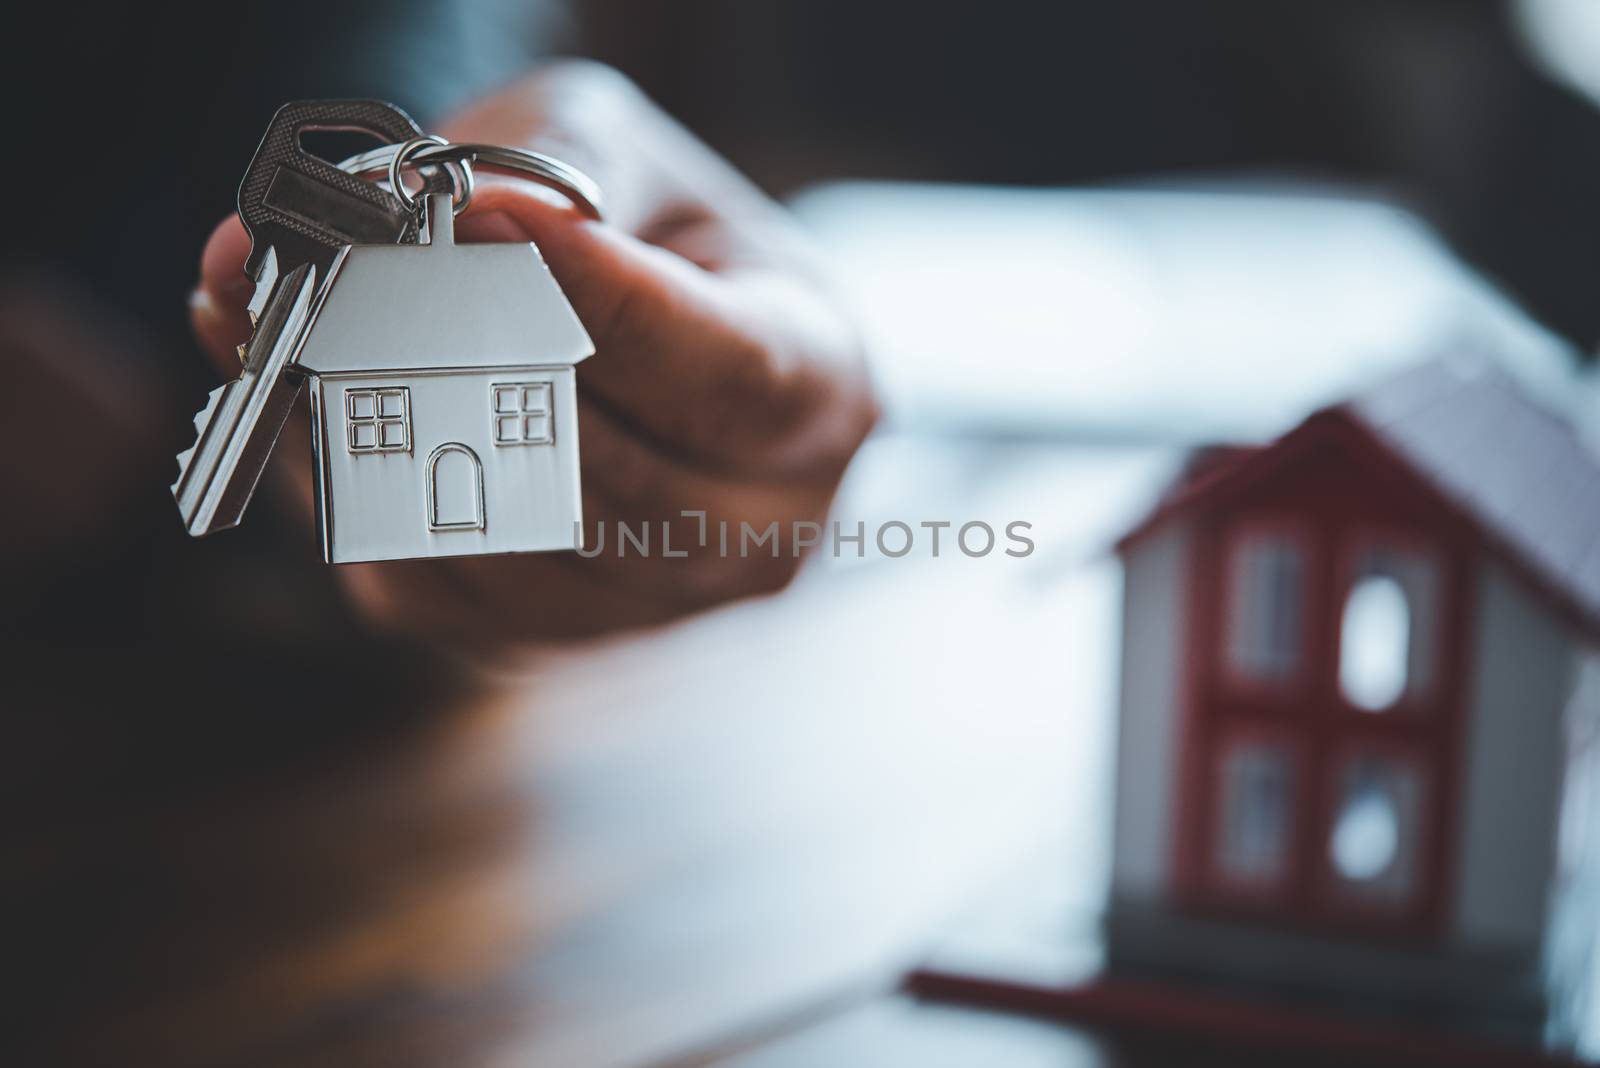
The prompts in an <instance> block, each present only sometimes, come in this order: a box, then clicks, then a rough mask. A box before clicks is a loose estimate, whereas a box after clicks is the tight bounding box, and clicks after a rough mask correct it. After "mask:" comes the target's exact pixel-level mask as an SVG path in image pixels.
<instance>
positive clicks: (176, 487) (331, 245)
mask: <svg viewBox="0 0 1600 1068" xmlns="http://www.w3.org/2000/svg"><path fill="white" fill-rule="evenodd" d="M329 129H332V130H356V131H361V132H364V133H370V134H371V135H373V136H374V137H377V138H378V139H380V140H381V141H384V142H401V141H405V140H408V139H410V138H413V137H417V136H419V135H420V134H421V132H422V131H421V129H420V128H419V127H418V126H417V124H416V123H415V122H413V121H412V120H411V118H410V116H408V115H406V113H405V112H403V111H401V110H400V109H399V108H397V107H395V106H393V105H392V104H386V103H382V102H380V101H375V100H312V101H299V102H296V103H291V104H285V105H284V106H283V107H282V108H280V109H278V113H277V114H276V115H274V116H273V119H272V123H271V125H269V126H268V128H267V132H266V135H265V137H263V138H262V141H261V146H260V147H259V148H258V149H257V150H256V154H255V157H254V158H253V159H252V160H251V162H250V167H249V169H248V170H247V171H246V172H245V176H244V180H243V181H242V182H241V183H240V185H239V216H240V218H241V219H242V220H243V221H244V225H245V229H246V230H247V231H249V233H250V239H251V249H250V256H249V258H248V259H247V260H246V261H245V272H246V273H247V274H249V275H250V277H251V278H253V279H254V280H255V283H256V289H255V293H254V295H253V296H252V298H251V301H250V315H251V320H252V322H253V323H254V324H255V331H254V333H253V334H252V336H251V338H250V340H249V341H248V342H246V343H245V344H244V345H243V346H241V347H240V358H241V362H242V364H243V368H242V370H241V372H240V375H239V377H238V378H237V379H235V380H233V381H231V382H228V383H226V384H224V385H222V386H219V387H217V388H216V389H215V390H212V392H211V394H210V396H209V397H208V398H207V401H206V405H205V407H204V408H202V409H201V410H200V412H199V413H198V414H197V415H196V416H195V420H194V422H195V444H194V446H193V447H191V448H190V449H188V450H186V451H185V452H183V453H180V454H179V456H178V481H177V482H175V483H173V485H172V493H173V496H174V497H175V498H176V499H177V502H178V510H179V512H180V513H181V514H182V516H183V521H184V525H185V527H187V528H188V530H189V533H190V534H193V535H196V536H198V535H202V534H209V533H212V532H213V531H217V530H223V529H226V528H228V527H231V526H235V525H237V524H238V522H239V520H240V518H241V517H242V516H243V514H244V510H245V506H246V505H248V504H249V502H250V497H251V496H252V494H253V493H254V492H255V487H256V483H257V482H258V481H259V480H260V477H261V472H262V470H263V469H264V468H265V467H266V462H267V458H268V457H269V456H270V455H271V453H272V448H273V446H274V445H275V444H276V443H277V440H278V435H279V433H280V432H281V431H282V430H283V425H284V422H285V421H286V420H287V419H288V417H289V412H290V410H291V409H292V408H293V407H294V402H295V399H296V398H297V397H298V396H299V394H300V389H301V385H302V384H303V378H302V376H301V375H300V374H298V373H297V372H296V371H295V369H294V361H295V356H296V354H297V352H298V350H299V346H300V345H301V344H302V343H303V341H304V336H305V328H306V326H307V324H308V323H309V322H310V321H311V319H312V318H313V316H314V314H315V311H316V307H317V303H318V300H319V298H320V297H321V295H322V292H323V286H324V283H325V281H326V280H327V278H329V277H330V276H331V274H332V273H333V269H334V267H335V265H336V263H337V261H338V260H339V258H340V257H342V256H343V255H344V254H345V252H346V251H347V250H348V248H349V246H351V245H358V244H363V245H364V244H415V243H416V241H417V236H418V234H417V217H416V214H415V213H414V212H413V211H410V210H407V209H406V208H405V207H404V206H403V205H402V204H401V202H400V200H399V198H397V197H396V196H395V195H394V194H393V193H391V192H389V191H388V190H386V189H384V188H382V187H381V186H378V185H375V184H373V183H371V182H368V181H365V180H364V179H362V178H359V177H356V176H353V175H350V174H347V173H345V172H344V171H342V170H340V169H339V168H337V167H335V166H333V165H332V164H331V163H328V162H326V161H324V160H322V159H319V158H318V157H316V156H313V155H311V154H310V153H309V152H307V151H306V150H305V148H304V146H303V145H302V143H301V135H302V134H304V133H305V132H307V131H310V130H329ZM449 183H450V178H449V176H448V174H446V173H444V171H443V169H442V168H440V169H437V170H436V171H435V173H433V174H432V175H425V176H424V189H425V190H427V191H428V192H439V191H441V190H448V189H449V188H450V185H449Z"/></svg>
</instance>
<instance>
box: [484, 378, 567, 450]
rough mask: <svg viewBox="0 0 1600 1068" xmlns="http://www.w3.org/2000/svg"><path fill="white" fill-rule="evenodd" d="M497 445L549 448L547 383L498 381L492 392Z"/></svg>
mask: <svg viewBox="0 0 1600 1068" xmlns="http://www.w3.org/2000/svg"><path fill="white" fill-rule="evenodd" d="M490 392H491V396H492V407H493V411H492V412H491V413H490V418H491V419H493V420H494V443H495V444H496V445H550V444H553V443H554V442H555V427H554V425H553V423H552V420H551V415H550V383H548V382H497V383H496V384H495V385H494V386H493V388H492V389H491V391H490Z"/></svg>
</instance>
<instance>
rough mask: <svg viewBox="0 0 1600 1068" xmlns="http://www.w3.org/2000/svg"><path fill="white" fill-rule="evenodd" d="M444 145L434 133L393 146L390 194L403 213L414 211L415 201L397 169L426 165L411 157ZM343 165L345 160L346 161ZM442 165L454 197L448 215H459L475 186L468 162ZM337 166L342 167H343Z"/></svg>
mask: <svg viewBox="0 0 1600 1068" xmlns="http://www.w3.org/2000/svg"><path fill="white" fill-rule="evenodd" d="M447 144H449V142H448V141H446V140H445V139H444V138H442V137H439V136H438V135H436V134H423V135H422V136H421V137H413V138H412V139H411V140H409V141H405V142H402V143H401V144H399V145H396V146H393V147H394V155H393V156H392V157H391V158H390V160H389V167H388V171H389V188H390V189H391V190H392V191H393V192H394V195H395V196H396V197H398V198H399V199H400V205H401V206H402V207H404V208H405V209H406V210H407V211H415V210H416V209H417V201H416V198H415V197H413V196H412V195H411V194H410V193H409V192H408V191H407V190H406V186H405V183H404V182H402V181H401V180H400V169H401V168H402V167H404V166H405V165H406V164H407V163H408V162H409V163H414V164H415V165H416V166H418V167H425V166H428V164H427V163H423V162H419V161H416V160H415V158H414V157H415V156H416V155H417V153H419V152H420V151H421V150H422V149H424V148H430V147H438V146H441V145H447ZM346 162H349V161H348V160H347V161H346ZM442 162H443V165H444V167H445V169H446V170H448V171H449V172H450V175H451V180H452V182H453V184H454V185H455V187H456V188H455V191H456V194H457V196H456V198H455V202H454V203H453V204H452V205H451V214H453V215H460V214H461V213H462V212H464V211H466V210H467V205H468V204H471V203H472V191H473V189H474V187H475V182H474V181H473V177H472V164H470V163H468V162H467V161H466V160H464V159H463V160H446V161H442ZM340 166H341V167H342V166H343V164H341V165H340Z"/></svg>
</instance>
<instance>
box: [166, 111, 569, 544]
mask: <svg viewBox="0 0 1600 1068" xmlns="http://www.w3.org/2000/svg"><path fill="white" fill-rule="evenodd" d="M293 106H294V105H291V107H293ZM330 106H331V105H330ZM384 106H385V107H387V105H384ZM280 114H281V113H280ZM313 118H315V115H314V114H313ZM276 121H277V120H275V122H276ZM406 121H407V122H409V119H407V120H406ZM303 125H305V126H306V127H307V128H309V127H310V125H311V124H310V123H304V124H303ZM271 136H272V133H271V131H269V139H270V138H271ZM265 144H266V143H265V142H264V150H265ZM474 160H477V161H479V162H483V163H487V164H489V165H491V166H499V167H503V168H506V169H511V170H515V171H518V172H519V173H523V174H527V175H529V176H531V177H533V178H535V179H536V180H539V181H541V182H544V183H545V184H549V185H553V186H555V187H557V188H559V189H561V190H562V191H563V192H565V193H566V194H567V195H568V196H569V197H571V198H572V199H573V200H574V201H575V202H576V203H577V204H578V205H579V207H580V208H582V209H584V210H585V211H587V212H588V213H589V214H590V215H592V216H595V217H598V209H597V207H596V206H595V205H596V203H597V200H598V197H597V194H596V192H595V190H594V188H593V186H592V184H591V183H589V182H588V180H587V179H586V178H584V176H582V175H581V174H580V173H578V172H576V171H573V170H572V169H571V168H568V167H565V166H564V165H563V164H561V163H559V162H558V161H555V160H551V159H549V158H548V157H544V156H540V155H538V154H536V153H530V152H525V151H522V150H515V149H507V148H501V147H498V146H483V145H449V144H447V143H445V142H444V141H442V140H441V139H439V138H429V137H413V138H411V139H408V140H406V141H405V142H404V143H401V144H394V145H389V146H387V147H385V148H382V149H378V150H375V151H374V152H371V153H366V154H364V155H362V156H359V157H353V158H352V159H350V160H346V161H345V162H344V163H343V164H342V165H341V168H340V170H339V171H337V172H335V173H336V174H337V175H338V178H335V177H333V176H331V175H330V176H328V178H327V182H326V185H325V188H323V189H321V190H310V191H309V193H307V195H304V196H302V197H301V198H300V200H299V203H298V205H297V207H298V209H299V210H290V211H289V215H290V217H291V218H290V221H291V223H292V222H296V221H304V222H307V223H310V224H311V226H310V229H311V230H312V231H314V232H313V234H312V235H311V236H312V237H313V238H315V239H320V240H322V242H323V245H324V248H325V250H326V251H330V252H331V255H324V256H318V255H310V256H301V257H296V258H295V259H296V260H301V259H305V260H310V261H312V266H311V267H310V268H305V267H304V265H303V264H302V263H300V262H295V263H294V264H293V265H292V269H291V272H290V275H289V276H288V277H286V276H285V269H286V266H288V265H286V264H285V263H284V262H282V261H281V259H279V260H277V262H275V263H270V264H269V265H268V273H270V274H274V275H275V276H276V277H275V278H274V280H273V281H272V282H269V283H268V284H267V288H268V289H270V290H273V292H272V293H271V294H270V295H268V296H263V294H262V282H261V280H260V279H259V278H258V301H257V303H262V304H264V308H260V309H256V310H257V314H258V319H257V326H256V335H255V336H254V337H252V339H251V341H250V343H248V344H247V345H246V346H245V348H244V350H243V355H244V363H245V366H244V371H243V373H242V374H241V376H240V379H239V380H238V381H236V382H234V383H230V384H229V385H228V386H226V387H224V388H223V389H222V390H220V391H218V394H214V395H213V399H212V402H211V404H210V405H208V407H207V409H206V411H203V412H202V413H201V415H200V417H198V418H197V420H196V425H197V429H198V430H199V435H200V436H199V439H198V441H197V444H196V447H195V449H192V450H190V452H189V453H186V454H185V455H184V456H183V457H180V458H179V463H180V467H181V468H182V472H181V474H180V477H179V481H178V483H177V484H176V485H175V486H174V487H173V490H174V494H175V495H176V496H177V498H178V503H179V507H180V511H182V512H183V513H184V518H185V521H186V523H187V524H188V526H189V529H190V531H191V533H194V534H204V533H209V532H210V531H211V530H215V529H220V528H222V527H224V526H230V525H233V523H236V522H237V521H238V518H239V516H240V515H241V514H242V513H243V508H244V503H246V502H247V501H248V497H249V494H250V491H251V490H253V486H254V482H255V478H256V476H258V475H259V469H260V465H261V464H264V462H265V454H266V452H268V451H270V448H271V443H272V441H273V440H274V439H275V438H276V436H277V431H278V429H279V428H280V427H281V425H282V422H283V417H282V414H277V415H271V413H273V412H277V411H280V410H281V412H282V413H283V414H286V412H287V403H286V402H285V401H284V400H283V396H284V394H285V393H287V396H288V403H292V400H293V397H294V394H295V393H297V392H298V388H299V385H300V384H302V383H303V384H304V385H305V386H306V387H307V389H308V392H309V393H310V398H311V439H312V452H313V457H314V463H315V485H316V498H317V499H316V514H317V527H318V539H319V541H320V544H321V547H322V552H323V558H324V559H325V560H327V561H328V562H329V563H356V562H364V561H376V560H401V559H414V558H423V557H447V556H475V555H483V554H489V553H513V552H534V551H541V550H557V549H575V548H581V547H582V545H581V537H582V534H581V530H582V492H581V485H580V481H579V470H578V427H577V393H576V391H577V384H576V374H575V370H574V368H575V367H576V365H577V364H578V362H580V361H581V360H583V359H584V358H586V357H588V356H589V355H591V354H592V353H593V352H594V346H593V344H592V343H591V341H590V340H589V336H588V334H587V333H586V332H585V331H584V328H583V325H582V324H581V323H580V322H579V321H578V317H577V315H576V314H575V313H574V312H573V310H572V307H571V305H569V304H568V303H567V300H566V297H565V296H564V295H563V294H562V292H561V289H560V287H559V286H558V285H557V283H556V281H555V279H554V278H553V277H552V276H551V274H550V271H549V268H548V267H547V266H546V265H545V263H544V260H543V258H542V257H541V256H540V255H539V252H538V249H537V248H535V247H534V245H533V244H532V243H531V242H520V243H498V244H471V245H458V244H456V243H455V239H454V225H453V220H454V215H455V214H456V213H458V212H460V211H461V210H463V209H464V208H465V206H466V203H467V202H468V201H469V200H470V198H471V195H472V171H471V162H472V161H474ZM319 162H320V161H319ZM408 164H409V165H411V166H414V167H416V168H418V170H419V171H420V172H422V173H423V175H424V177H425V182H424V188H423V192H422V193H421V194H420V195H419V196H417V197H415V198H413V197H412V196H411V194H409V193H408V192H407V190H406V188H405V186H404V185H403V183H402V168H403V167H405V166H407V165H408ZM330 169H331V168H330ZM380 169H382V170H386V171H387V173H388V178H389V189H388V190H387V191H383V192H384V195H385V196H387V197H390V198H392V200H393V201H394V203H395V205H396V207H397V209H398V210H397V212H396V213H395V215H396V218H397V219H400V220H406V219H411V218H415V215H414V213H419V214H420V219H417V225H416V226H415V227H413V228H408V227H406V226H405V225H404V224H403V223H402V224H400V225H395V224H390V225H389V226H388V227H387V228H386V229H381V230H378V231H377V232H376V237H377V240H376V241H374V242H372V243H363V242H358V241H356V240H351V241H349V243H346V244H340V245H339V246H338V247H337V249H336V250H333V249H328V248H327V246H328V243H329V242H328V237H327V235H328V234H329V233H332V234H333V235H335V237H334V239H335V240H336V239H337V238H338V236H340V234H341V230H343V231H346V232H347V231H349V230H351V229H353V227H351V226H349V225H344V224H346V223H348V222H349V219H348V217H346V216H345V215H343V214H341V213H342V212H347V211H348V209H349V206H348V205H346V204H344V203H343V202H342V200H341V197H340V196H337V195H333V194H332V193H330V192H329V190H336V189H337V188H338V187H341V186H343V182H342V181H340V180H339V179H341V178H344V177H346V176H354V175H359V174H362V173H369V172H372V171H376V170H380ZM252 170H253V171H254V170H255V165H254V164H253V165H252ZM430 172H431V173H430ZM441 174H443V175H448V176H449V179H450V182H451V184H452V185H453V186H454V196H453V197H452V195H451V194H449V193H444V192H439V191H437V189H438V185H439V183H438V181H437V179H438V177H439V176H440V175H441ZM301 177H303V176H301ZM296 180H297V181H298V180H299V179H298V178H297V179H296ZM358 180H359V179H358ZM277 181H278V179H276V178H274V179H273V180H272V182H271V183H270V184H269V188H270V186H271V185H275V184H276V183H277ZM249 182H250V176H249V175H247V178H246V184H247V185H248V184H249ZM258 184H260V183H258ZM301 184H304V183H303V182H302V183H301ZM363 184H364V185H365V186H366V187H367V188H370V189H373V190H380V189H381V187H379V186H377V185H374V184H372V183H363ZM345 191H346V192H348V191H349V190H348V189H346V190H345ZM362 193H363V196H365V191H364V190H363V191H362ZM244 208H245V205H244V187H241V214H243V215H245V217H246V221H247V225H248V223H249V220H250V216H249V215H247V214H245V211H244ZM299 236H301V237H304V236H305V235H299ZM351 236H355V235H351ZM252 237H253V238H255V239H256V241H257V246H258V247H259V246H260V243H261V235H260V234H258V233H257V232H256V231H255V230H254V229H252ZM378 242H382V243H378ZM273 248H274V250H275V248H276V245H274V246H273ZM255 258H256V256H255V253H254V252H253V253H252V259H255ZM266 258H267V259H268V260H274V259H275V256H274V255H271V254H269V255H268V256H267V257H266ZM319 267H320V268H321V274H322V276H321V277H320V278H318V277H313V276H314V275H316V274H317V273H318V272H317V268H319ZM279 290H282V291H286V294H287V295H285V296H283V297H281V298H278V292H277V291H279ZM274 298H278V299H277V300H276V303H274ZM264 334H265V335H266V337H265V339H264V340H262V339H263V335H264ZM285 383H288V385H285ZM219 397H220V403H219ZM264 398H270V399H271V403H267V402H266V401H265V400H264ZM267 415H271V417H270V418H268V417H267ZM274 420H275V425H274ZM219 424H220V425H219ZM263 441H264V442H265V444H264V445H263V444H262V442H263ZM234 456H238V457H241V458H242V459H239V460H233V461H232V462H231V463H230V458H231V457H234ZM199 460H203V461H204V462H203V463H202V462H196V461H199ZM252 464H253V465H254V470H251V469H250V467H251V465H252Z"/></svg>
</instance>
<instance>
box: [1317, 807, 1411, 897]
mask: <svg viewBox="0 0 1600 1068" xmlns="http://www.w3.org/2000/svg"><path fill="white" fill-rule="evenodd" d="M1399 848H1400V821H1399V819H1398V818H1397V817H1396V815H1395V811H1394V800H1393V798H1391V797H1389V796H1388V794H1385V793H1381V792H1380V791H1378V790H1376V789H1368V790H1365V791H1363V792H1362V793H1360V794H1359V795H1357V796H1356V797H1355V798H1353V799H1351V800H1350V801H1349V802H1348V803H1347V804H1346V805H1345V808H1344V811H1343V812H1341V813H1340V814H1339V823H1338V825H1337V826H1335V827H1334V829H1333V844H1332V850H1331V852H1332V855H1333V867H1334V870H1335V871H1337V872H1338V873H1339V874H1340V875H1341V876H1343V877H1344V878H1346V879H1349V880H1351V881H1353V882H1367V881H1368V880H1371V879H1376V878H1377V877H1378V876H1380V875H1382V874H1383V873H1384V872H1385V871H1387V870H1388V868H1389V865H1391V864H1393V863H1394V858H1395V854H1396V853H1397V852H1398V851H1399Z"/></svg>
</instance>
